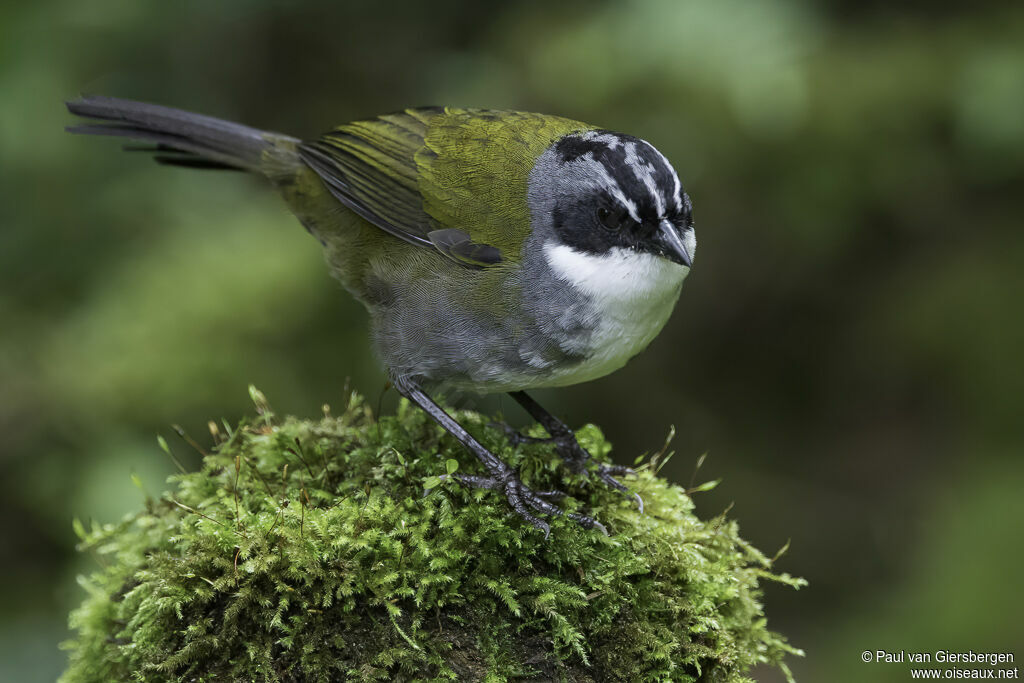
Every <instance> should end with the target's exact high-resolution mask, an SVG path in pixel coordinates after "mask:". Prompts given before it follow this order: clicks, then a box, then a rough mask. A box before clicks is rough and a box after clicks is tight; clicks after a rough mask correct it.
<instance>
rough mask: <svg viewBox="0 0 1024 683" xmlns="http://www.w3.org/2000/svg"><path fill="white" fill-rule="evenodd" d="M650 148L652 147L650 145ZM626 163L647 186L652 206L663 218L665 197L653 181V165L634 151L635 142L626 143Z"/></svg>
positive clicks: (648, 144)
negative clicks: (652, 200) (652, 202)
mask: <svg viewBox="0 0 1024 683" xmlns="http://www.w3.org/2000/svg"><path fill="white" fill-rule="evenodd" d="M646 144H647V146H648V147H651V145H650V143H646ZM651 149H654V148H653V147H651ZM655 151H657V150H655ZM626 165H628V166H629V167H630V168H631V169H633V174H634V175H635V176H636V178H637V180H639V181H640V182H642V183H643V184H644V186H645V187H646V188H647V191H648V192H650V193H651V198H652V199H654V206H655V208H656V210H657V212H658V218H659V219H661V218H664V217H665V199H664V197H662V196H661V192H659V191H658V186H657V184H656V183H655V182H654V166H653V165H652V164H648V163H646V162H645V161H644V160H642V159H641V158H640V155H639V154H637V153H636V143H635V142H631V143H629V144H628V145H626Z"/></svg>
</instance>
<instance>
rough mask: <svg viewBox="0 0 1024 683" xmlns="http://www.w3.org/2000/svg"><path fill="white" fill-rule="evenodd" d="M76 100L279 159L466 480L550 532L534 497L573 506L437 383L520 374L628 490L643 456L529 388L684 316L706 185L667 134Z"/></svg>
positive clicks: (101, 124)
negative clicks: (624, 452) (608, 450)
mask: <svg viewBox="0 0 1024 683" xmlns="http://www.w3.org/2000/svg"><path fill="white" fill-rule="evenodd" d="M67 107H68V109H69V110H70V111H71V113H73V114H76V115H78V116H82V117H86V118H89V119H94V120H96V121H98V122H93V123H89V124H86V125H79V126H72V127H69V128H68V130H69V131H70V132H73V133H86V134H92V135H112V136H117V137H124V138H130V139H133V140H136V141H140V142H143V143H147V146H146V147H144V148H143V149H145V150H148V151H151V152H153V153H154V154H155V158H156V160H157V161H159V162H160V163H163V164H172V165H177V166H187V167H193V168H223V169H240V170H245V171H251V172H253V173H256V174H259V175H263V176H265V177H266V178H267V179H269V181H270V182H271V183H272V184H273V186H274V187H276V188H277V191H278V192H280V193H281V195H282V196H283V197H284V199H285V201H286V202H287V203H288V206H289V207H290V208H291V210H292V212H294V213H295V215H296V216H297V217H298V218H299V220H300V221H301V222H302V224H303V225H304V226H305V227H306V229H307V230H308V231H309V232H310V233H312V234H313V235H314V236H315V237H316V238H317V239H318V240H319V241H320V243H321V244H322V245H323V247H324V250H325V251H326V257H327V262H328V264H329V267H330V270H331V272H332V273H333V274H334V276H335V277H337V278H338V280H340V281H341V283H342V284H343V285H344V286H345V288H346V289H348V291H349V292H351V293H352V295H353V296H355V297H356V299H358V300H359V301H361V302H362V303H363V304H364V305H365V306H366V308H367V309H368V311H369V313H370V320H371V327H372V337H373V345H374V348H375V350H376V353H377V355H378V356H379V357H380V359H381V361H382V362H383V364H384V366H385V367H386V368H387V370H388V373H389V375H390V379H391V382H392V383H393V385H394V386H395V388H396V389H397V390H398V391H399V392H400V393H401V394H402V395H404V396H405V397H407V398H408V399H409V400H410V401H412V402H413V403H415V404H416V405H418V406H419V407H420V408H422V409H423V410H425V411H426V412H427V413H428V414H429V415H430V416H431V417H432V418H433V419H434V420H436V421H437V422H438V423H440V424H441V425H442V426H443V427H444V428H445V429H446V430H448V431H449V432H450V433H451V434H452V435H453V436H455V438H457V439H458V440H459V441H461V442H462V443H463V444H464V445H465V446H466V447H467V448H468V449H469V450H470V451H472V452H473V454H474V455H476V457H477V458H479V460H480V462H481V463H482V464H483V466H484V468H485V469H486V471H487V475H485V476H475V475H464V474H459V475H455V476H456V477H457V479H458V480H459V481H460V482H461V483H463V484H465V485H468V486H476V487H484V488H488V489H496V490H499V491H501V492H502V493H504V495H505V497H506V498H507V499H508V502H509V504H510V505H511V506H512V508H513V509H514V510H515V511H516V512H517V513H518V514H519V515H520V516H522V517H523V518H524V519H526V520H527V521H528V522H529V523H531V524H532V525H533V526H535V527H537V528H539V529H541V530H543V531H544V532H545V535H547V534H548V533H549V531H550V528H549V526H548V524H547V523H546V522H544V521H542V520H541V519H540V518H538V516H537V514H551V515H554V514H561V513H562V510H560V508H558V507H557V506H556V505H555V504H553V503H552V502H551V499H554V498H555V497H556V496H557V495H560V494H558V492H554V491H544V492H541V491H533V490H531V489H530V488H528V487H527V486H526V485H524V484H523V482H522V481H520V479H519V477H518V475H517V473H516V472H515V471H514V470H513V469H512V468H510V467H509V466H508V465H507V464H505V463H504V462H502V461H501V460H500V459H499V458H498V457H496V456H495V455H494V454H493V453H491V452H490V451H489V450H488V449H486V448H485V447H484V446H483V445H481V444H480V443H479V442H478V441H477V440H476V439H474V438H473V436H471V435H470V434H469V433H468V432H467V431H466V430H465V429H464V428H463V427H462V426H461V425H460V424H459V423H458V422H457V421H456V420H455V419H453V418H452V417H451V415H449V414H448V413H447V412H445V410H444V409H443V408H441V407H440V406H439V405H438V404H437V403H435V402H434V401H433V400H432V399H431V398H430V396H429V394H428V393H427V392H428V390H431V391H436V390H439V389H454V390H460V391H470V392H477V393H494V392H508V393H509V394H510V395H511V396H512V398H513V399H515V400H516V401H517V402H518V403H519V404H520V405H522V406H523V408H525V409H526V411H527V412H528V413H529V414H530V415H531V416H532V417H533V418H534V419H535V420H537V421H538V422H539V423H540V424H541V425H542V426H543V427H544V429H545V430H546V431H547V432H548V434H549V435H550V437H551V439H550V440H551V441H553V442H554V443H555V445H556V448H557V451H558V453H559V454H560V455H561V456H562V458H563V459H564V460H565V462H566V464H567V465H568V466H569V467H570V468H572V469H573V470H574V471H577V472H588V471H590V469H593V474H595V475H596V476H598V477H599V478H600V479H602V480H603V481H604V482H605V483H606V484H608V485H609V486H612V487H614V488H616V489H618V490H620V491H623V492H627V491H628V489H627V488H626V487H625V486H624V485H623V484H621V483H620V482H619V481H618V480H617V479H616V478H615V477H616V476H618V475H622V474H627V473H629V470H628V469H627V468H625V467H620V466H608V465H597V466H592V467H591V468H588V460H589V459H590V454H589V453H587V452H586V450H584V449H583V448H582V447H581V446H580V445H579V443H578V442H577V441H576V438H575V435H574V434H573V432H572V431H571V430H570V429H569V428H568V427H567V426H566V425H565V424H564V423H562V422H561V421H560V420H558V419H557V418H555V417H554V416H553V415H551V414H550V413H548V412H547V411H546V410H544V409H543V408H542V407H541V406H540V405H538V404H537V403H536V402H535V401H534V400H533V399H532V398H530V397H529V396H528V395H527V394H526V393H525V390H527V389H533V388H537V387H557V386H565V385H569V384H576V383H578V382H585V381H587V380H592V379H596V378H598V377H602V376H604V375H606V374H608V373H609V372H612V371H613V370H617V369H618V368H620V367H622V366H623V364H625V363H626V361H627V360H629V359H630V358H631V357H632V356H634V355H636V354H637V353H639V352H640V351H642V350H643V349H644V348H645V347H646V346H647V345H648V344H649V343H650V342H651V340H652V339H654V337H655V336H656V335H657V334H658V332H659V331H661V328H662V327H663V326H664V325H665V322H666V321H667V320H668V317H669V315H670V313H671V312H672V308H673V307H674V306H675V303H676V300H677V298H678V297H679V291H680V287H681V286H682V283H683V280H684V279H685V278H686V275H687V274H688V273H689V271H690V265H691V262H692V259H693V253H694V249H695V247H696V239H695V236H694V229H693V216H692V207H691V203H690V198H689V197H688V196H687V195H686V193H685V192H684V191H683V187H682V185H681V184H680V181H679V177H678V175H676V172H675V170H674V169H673V168H672V166H671V165H670V164H669V162H668V161H667V160H666V159H665V157H664V156H662V154H661V153H660V152H658V151H657V150H656V149H655V148H654V147H653V146H652V145H650V144H649V143H647V142H645V141H643V140H640V139H638V138H635V137H632V136H629V135H624V134H621V133H614V132H611V131H608V130H601V129H597V128H595V127H593V126H589V125H587V124H585V123H580V122H578V121H572V120H569V119H565V118H560V117H557V116H546V115H542V114H531V113H524V112H516V111H492V110H483V109H456V108H452V107H431V108H421V109H406V110H405V111H401V112H397V113H393V114H387V115H384V116H379V117H377V118H374V119H368V120H365V121H355V122H352V123H347V124H344V125H341V126H338V127H337V128H335V129H334V130H331V131H330V132H328V133H326V134H324V135H323V136H321V137H320V138H318V139H316V140H307V141H303V140H299V139H297V138H294V137H291V136H288V135H282V134H279V133H272V132H267V131H262V130H257V129H254V128H249V127H247V126H243V125H240V124H237V123H231V122H228V121H223V120H220V119H215V118H212V117H208V116H202V115H199V114H193V113H189V112H185V111H181V110H178V109H171V108H168V107H163V106H159V105H154V104H144V103H141V102H134V101H130V100H121V99H115V98H109V97H93V96H90V97H83V98H81V99H78V100H74V101H72V102H68V103H67ZM134 149H138V148H134ZM510 436H511V437H512V438H514V439H523V438H525V437H520V436H519V435H517V434H515V433H514V432H511V430H510ZM637 500H638V502H639V504H640V505H641V508H642V505H643V503H642V501H640V500H639V497H637ZM569 517H571V518H572V519H574V520H575V521H576V522H578V523H579V524H581V525H582V526H584V527H586V528H595V527H596V528H599V529H600V530H602V531H604V527H603V526H602V525H601V524H600V523H599V522H598V521H597V520H595V519H593V518H592V517H589V516H586V515H582V514H576V513H571V514H569Z"/></svg>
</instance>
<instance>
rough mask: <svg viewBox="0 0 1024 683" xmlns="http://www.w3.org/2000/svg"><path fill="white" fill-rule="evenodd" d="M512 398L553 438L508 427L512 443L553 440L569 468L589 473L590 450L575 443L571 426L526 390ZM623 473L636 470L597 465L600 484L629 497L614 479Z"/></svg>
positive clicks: (638, 499)
mask: <svg viewBox="0 0 1024 683" xmlns="http://www.w3.org/2000/svg"><path fill="white" fill-rule="evenodd" d="M509 396H511V397H512V398H514V399H515V401H516V403H518V404H519V405H521V406H522V407H523V409H524V410H526V412H528V413H529V414H530V416H531V417H532V418H533V419H534V420H536V421H537V422H539V423H540V425H541V426H542V427H543V428H544V429H545V430H546V431H547V433H548V434H550V435H551V438H550V439H537V438H535V437H528V436H523V435H522V434H519V433H518V432H515V430H512V429H511V428H507V429H506V432H509V431H511V432H514V433H515V435H516V437H517V438H516V437H511V436H510V438H511V439H512V441H513V443H522V442H524V441H529V440H532V441H551V442H552V443H554V444H555V450H556V451H557V452H558V454H559V455H560V456H562V459H563V460H564V461H565V462H566V464H567V465H568V466H569V469H571V470H572V471H573V472H577V473H582V472H586V469H587V461H588V460H590V457H591V456H590V453H588V452H587V449H585V448H583V446H581V445H580V443H579V441H577V440H576V435H575V434H574V433H573V431H572V430H571V429H569V427H568V425H566V424H565V423H564V422H562V421H561V420H559V419H558V418H557V417H555V416H554V415H552V414H551V413H549V412H548V411H546V410H545V409H544V408H543V407H542V406H541V405H540V404H539V403H537V402H536V401H534V400H533V399H532V398H531V397H530V396H529V395H528V394H527V393H526V392H525V391H510V392H509ZM623 474H633V470H632V469H630V468H629V467H626V466H625V465H605V464H600V465H598V466H597V476H598V477H600V479H601V481H603V482H604V483H606V484H608V486H611V487H612V488H614V489H616V490H618V491H621V492H622V493H625V494H627V495H630V491H629V489H628V488H627V487H626V486H625V485H624V484H622V483H621V482H620V481H619V480H618V479H616V478H615V476H613V475H623ZM632 495H633V497H634V498H635V499H636V503H637V507H639V508H640V511H641V512H643V510H644V501H643V499H642V498H641V497H640V495H639V494H637V493H633V494H632Z"/></svg>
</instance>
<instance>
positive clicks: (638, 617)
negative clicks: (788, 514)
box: [62, 394, 802, 683]
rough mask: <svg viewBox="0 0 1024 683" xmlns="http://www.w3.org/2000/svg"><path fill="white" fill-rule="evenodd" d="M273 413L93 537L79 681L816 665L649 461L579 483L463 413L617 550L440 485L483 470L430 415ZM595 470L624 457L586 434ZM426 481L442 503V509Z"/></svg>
mask: <svg viewBox="0 0 1024 683" xmlns="http://www.w3.org/2000/svg"><path fill="white" fill-rule="evenodd" d="M257 398H258V399H259V400H257V407H258V408H263V410H262V411H261V412H263V413H264V414H263V415H262V417H261V418H260V419H259V420H256V421H254V422H253V423H251V424H243V425H241V426H239V427H238V428H237V429H235V430H234V431H232V432H231V433H230V434H229V435H226V438H225V439H224V440H223V442H222V443H220V444H219V445H218V447H217V448H216V449H215V452H214V453H213V454H211V455H209V456H207V457H206V458H205V461H204V465H203V468H202V470H201V471H199V472H193V473H188V474H181V475H177V476H175V477H173V478H172V482H173V483H174V490H173V491H171V492H169V493H166V494H165V495H164V496H163V497H162V498H161V499H160V500H150V501H149V502H148V503H147V505H146V509H145V510H144V511H142V512H139V513H138V514H135V515H132V516H130V517H129V518H127V519H125V520H124V521H122V522H121V523H120V524H116V525H105V526H98V525H94V526H93V528H92V529H91V530H89V531H86V530H84V529H82V528H81V525H77V526H78V530H79V533H80V534H81V536H82V538H83V541H82V544H81V547H82V548H83V549H84V550H88V551H90V552H92V553H95V554H96V555H97V556H98V558H99V559H100V560H101V562H102V563H103V564H104V566H105V569H103V570H101V571H98V572H96V573H94V574H93V575H92V576H90V577H89V578H88V579H85V580H83V584H84V586H85V587H86V589H87V591H88V593H89V595H88V597H87V598H86V600H85V602H84V603H83V604H82V605H81V606H80V607H79V608H78V609H76V610H75V611H74V612H73V613H72V615H71V625H72V628H74V629H75V630H76V631H77V636H76V638H75V639H74V640H72V641H70V642H69V643H67V644H66V648H67V649H68V650H70V664H69V668H68V670H67V671H66V672H65V674H64V676H63V678H62V680H63V681H65V682H67V683H71V682H73V681H113V680H119V681H124V680H139V681H165V680H187V681H228V680H234V681H241V680H245V681H250V680H252V681H337V680H412V679H416V680H432V679H437V680H460V681H461V680H489V681H499V680H506V679H510V678H514V679H520V680H521V679H540V680H569V681H590V680H595V681H596V680H628V681H638V680H677V681H697V680H700V681H744V680H747V679H746V678H745V677H744V672H746V671H748V670H749V669H750V667H752V666H753V665H755V664H757V663H760V662H769V663H773V664H776V665H778V666H780V667H782V669H783V671H785V672H786V673H787V676H788V670H787V669H786V668H785V664H784V663H783V662H782V660H783V657H784V656H785V655H786V654H787V653H796V652H797V651H796V650H794V649H793V648H791V647H790V646H789V645H787V644H786V643H785V641H784V640H783V639H782V638H781V637H780V636H779V635H777V634H775V633H772V632H771V631H769V630H767V628H766V624H765V618H764V614H763V610H762V606H761V602H760V597H761V593H760V590H759V588H758V582H759V581H760V580H761V579H774V580H779V581H783V582H785V583H788V584H790V585H792V586H794V587H796V586H799V585H801V583H802V582H801V581H800V580H797V579H792V578H790V577H788V576H786V575H776V574H774V573H772V572H771V570H770V564H771V563H770V561H769V560H768V559H766V557H765V556H764V555H762V554H761V553H760V552H758V551H757V550H755V549H754V548H752V547H751V546H750V545H748V544H747V543H745V542H744V541H743V540H742V539H740V537H739V535H738V531H737V526H736V523H735V522H731V521H727V520H725V519H724V518H723V517H718V518H715V519H712V520H710V521H707V522H702V521H700V520H699V519H697V518H696V517H695V516H694V515H693V512H692V510H693V504H692V502H691V501H690V498H689V497H688V496H687V495H686V493H685V492H684V491H683V490H682V489H680V488H679V487H677V486H674V485H671V484H669V483H668V482H666V481H665V480H663V479H660V478H658V477H657V475H656V473H655V470H656V468H657V467H656V463H651V462H647V463H645V464H643V465H641V466H640V467H639V471H638V474H637V476H635V477H630V478H629V479H628V484H629V486H630V487H631V488H632V489H633V490H635V491H638V492H639V493H640V494H641V495H642V496H643V499H644V502H645V504H646V509H645V512H644V513H643V514H640V513H639V512H638V511H637V510H636V509H635V508H634V506H633V504H632V502H631V501H630V500H629V499H627V498H626V497H624V496H622V495H620V494H617V493H615V492H614V491H611V490H609V489H607V488H605V487H604V486H602V485H594V484H592V483H591V482H589V481H586V480H584V479H582V478H580V477H575V476H573V477H567V475H566V473H565V470H564V469H563V468H562V467H561V466H560V461H559V459H558V457H557V456H556V455H554V453H553V452H552V450H551V448H550V446H547V445H544V444H530V445H523V446H519V447H516V448H511V447H509V446H508V444H507V442H506V440H505V437H504V434H502V433H501V432H500V431H499V430H497V429H494V428H491V427H488V426H487V419H486V418H484V417H482V416H480V415H478V414H475V413H470V412H462V413H459V414H458V417H459V418H460V419H461V420H462V421H463V424H465V425H467V427H468V428H469V429H470V431H471V432H473V433H474V434H475V435H477V436H478V437H479V438H480V439H481V441H482V442H483V443H484V444H485V445H487V446H489V447H490V448H492V449H494V450H495V451H496V452H498V453H500V455H501V456H502V457H503V458H505V459H506V460H507V461H508V462H510V463H513V464H515V465H516V466H518V467H519V468H520V471H521V472H522V474H523V477H524V480H525V481H526V482H527V483H528V484H530V485H531V486H533V487H534V488H535V489H553V488H560V489H562V490H564V491H567V492H568V493H570V494H571V495H572V496H573V498H568V499H565V500H564V501H563V502H562V505H563V507H566V508H568V509H586V510H589V511H591V512H592V513H593V514H594V515H596V516H597V517H598V518H599V519H600V520H601V521H602V522H603V523H604V524H605V525H606V526H607V527H608V530H609V532H610V534H611V535H610V536H608V537H606V536H604V535H602V534H601V533H600V532H598V531H596V530H590V531H586V530H583V529H581V528H580V527H578V526H576V525H575V524H574V523H572V522H570V521H568V520H565V519H564V518H558V519H553V520H551V537H550V539H548V540H547V541H545V540H544V535H543V533H541V532H539V531H537V530H536V529H534V528H533V527H531V526H529V525H528V524H526V523H525V522H524V521H522V520H521V519H519V518H518V517H517V516H515V515H514V514H510V509H509V507H508V505H507V504H506V502H505V500H504V498H503V497H502V496H500V495H498V494H496V493H494V492H490V491H481V490H471V489H467V488H465V487H462V486H460V485H458V484H456V483H455V482H453V481H450V480H449V481H446V482H444V483H440V484H439V482H438V480H437V478H436V477H437V476H438V475H439V474H443V473H444V472H445V470H446V469H449V470H451V469H453V468H454V467H456V466H457V467H458V468H459V470H460V471H467V472H478V471H479V468H478V466H477V465H476V463H475V462H473V460H472V456H470V455H469V454H468V453H467V452H466V451H465V450H464V449H463V448H462V447H461V446H460V445H459V444H458V443H457V442H456V441H455V440H454V439H452V438H451V437H450V436H447V435H446V434H444V433H443V432H442V431H441V429H440V428H439V427H437V426H436V425H435V424H434V423H433V422H431V421H430V420H429V418H427V417H426V415H424V414H423V413H422V412H421V411H419V410H417V409H414V408H412V407H410V406H408V405H406V404H403V405H402V406H401V407H400V409H399V411H398V415H397V416H395V417H387V418H382V419H380V420H375V419H373V417H372V416H371V414H370V412H369V410H367V408H366V407H365V405H364V404H363V403H362V401H361V400H360V399H359V398H358V397H355V396H353V399H352V401H351V402H350V404H349V405H348V406H347V408H346V410H345V411H344V413H343V414H342V415H340V416H338V417H325V418H324V419H322V420H320V421H303V420H297V419H292V418H289V419H285V420H282V421H276V420H274V419H273V418H272V417H271V416H270V415H269V413H268V412H266V410H265V404H263V402H262V399H261V398H260V397H259V395H258V394H257ZM579 439H580V441H581V443H582V444H583V445H584V446H585V447H586V448H588V449H589V450H590V452H591V453H593V454H594V455H595V457H596V458H598V459H603V458H605V457H606V454H607V452H608V451H609V446H608V445H607V444H606V442H605V441H604V440H603V438H602V436H601V434H600V433H599V431H598V430H597V429H596V428H595V427H593V426H588V427H585V428H584V429H583V430H581V431H580V433H579ZM425 487H426V488H429V489H430V493H429V495H424V491H425Z"/></svg>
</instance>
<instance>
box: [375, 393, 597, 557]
mask: <svg viewBox="0 0 1024 683" xmlns="http://www.w3.org/2000/svg"><path fill="white" fill-rule="evenodd" d="M392 382H393V384H394V385H395V388H396V389H398V392H399V393H400V394H402V395H403V396H405V397H406V398H407V399H409V400H410V401H412V402H413V403H415V404H416V405H417V406H419V407H420V408H422V409H423V410H424V411H425V412H426V413H427V415H429V416H430V417H431V418H433V419H434V421H435V422H437V423H438V424H439V425H441V426H442V427H444V428H445V429H446V430H447V431H448V433H449V434H451V435H452V436H454V437H455V438H456V439H458V440H459V441H460V442H462V445H463V446H465V447H466V448H468V449H469V450H470V451H471V452H472V453H473V455H475V456H476V457H477V459H479V460H480V462H481V463H482V464H483V466H484V468H486V469H487V472H488V476H486V477H481V476H476V475H467V474H455V475H452V476H453V477H454V478H455V479H457V480H458V481H459V482H461V483H462V484H464V485H466V486H475V487H478V488H485V489H497V490H499V491H502V492H503V493H504V494H505V498H506V499H507V500H508V502H509V505H511V506H512V509H513V510H515V511H516V514H518V515H519V516H520V517H522V518H523V519H525V520H526V521H527V522H529V523H530V524H532V525H533V526H535V527H536V528H538V529H540V530H542V531H543V532H544V538H547V537H548V534H550V533H551V527H550V526H549V525H548V523H547V522H544V521H543V520H541V519H538V518H537V517H536V516H534V515H533V514H532V511H536V512H540V513H544V514H549V515H562V514H564V515H566V516H567V517H568V518H569V519H571V520H573V521H574V522H576V523H577V524H579V525H580V526H582V527H583V528H585V529H595V528H596V529H599V530H600V531H601V532H602V533H604V534H605V535H608V531H607V530H606V529H605V528H604V526H603V525H602V524H601V523H600V522H598V521H597V520H596V519H594V518H593V517H588V516H586V515H581V514H577V513H574V512H570V513H565V512H563V511H562V510H561V509H560V508H559V507H557V506H556V505H553V504H551V503H549V502H548V501H547V500H545V499H546V498H556V497H559V496H562V495H564V494H562V493H561V492H559V491H533V490H531V489H530V488H528V487H527V486H526V485H525V484H523V482H522V481H520V479H519V476H518V475H517V474H516V472H515V470H513V469H512V468H511V467H509V466H508V465H506V464H505V463H504V462H502V461H501V460H500V459H499V458H498V457H497V456H496V455H494V454H493V453H491V452H490V451H489V450H487V449H486V448H485V447H484V446H483V444H481V443H480V442H479V441H477V440H476V439H474V438H473V435H472V434H470V433H469V432H467V431H466V429H465V428H464V427H463V426H462V425H460V424H459V423H458V422H456V420H455V418H453V417H452V416H451V415H449V414H448V413H447V412H445V410H444V409H443V408H442V407H441V406H439V405H437V403H435V402H434V401H433V399H431V398H430V397H429V396H427V395H426V394H425V393H424V392H423V390H422V389H421V388H420V387H419V385H418V384H417V383H416V382H415V381H413V380H411V379H409V378H407V377H395V378H393V379H392Z"/></svg>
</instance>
